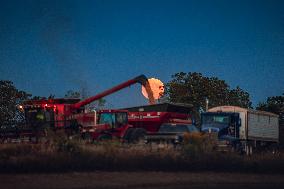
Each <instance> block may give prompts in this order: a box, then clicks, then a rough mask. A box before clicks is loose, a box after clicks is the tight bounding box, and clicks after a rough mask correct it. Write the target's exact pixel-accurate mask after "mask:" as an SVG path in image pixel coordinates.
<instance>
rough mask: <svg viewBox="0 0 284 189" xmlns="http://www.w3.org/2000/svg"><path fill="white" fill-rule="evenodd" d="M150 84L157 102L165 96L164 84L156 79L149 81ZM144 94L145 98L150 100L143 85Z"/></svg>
mask: <svg viewBox="0 0 284 189" xmlns="http://www.w3.org/2000/svg"><path fill="white" fill-rule="evenodd" d="M148 82H149V85H150V88H151V90H152V92H153V97H154V99H155V100H157V99H159V98H161V96H163V94H164V84H163V83H162V82H161V81H160V80H159V79H155V78H151V79H148ZM142 94H143V96H144V97H145V98H149V97H148V93H147V91H146V89H145V87H144V86H143V85H142Z"/></svg>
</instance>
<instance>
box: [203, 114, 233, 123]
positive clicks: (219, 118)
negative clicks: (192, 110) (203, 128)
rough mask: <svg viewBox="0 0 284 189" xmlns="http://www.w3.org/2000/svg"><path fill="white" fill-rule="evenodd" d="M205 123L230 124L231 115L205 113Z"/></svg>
mask: <svg viewBox="0 0 284 189" xmlns="http://www.w3.org/2000/svg"><path fill="white" fill-rule="evenodd" d="M203 123H204V124H212V123H217V124H218V123H219V124H228V123H230V117H229V116H228V115H204V117H203Z"/></svg>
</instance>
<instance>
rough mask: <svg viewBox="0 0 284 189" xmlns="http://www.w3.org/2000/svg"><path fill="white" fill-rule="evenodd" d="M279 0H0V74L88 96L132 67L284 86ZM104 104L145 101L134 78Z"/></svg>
mask: <svg viewBox="0 0 284 189" xmlns="http://www.w3.org/2000/svg"><path fill="white" fill-rule="evenodd" d="M282 2H284V1H227V0H224V1H220V0H217V1H202V0H201V1H181V0H180V1H174V0H172V1H167V0H161V1H158V0H154V1H150V0H149V1H148V0H145V1H135V0H129V1H126V0H113V1H108V0H101V1H86V0H78V1H71V0H65V1H63V0H57V1H52V0H46V1H45V0H33V1H31V0H19V1H15V0H6V1H5V0H4V1H3V0H1V1H0V64H1V67H0V79H2V80H3V79H4V80H12V81H13V82H14V83H15V85H16V87H17V88H19V89H22V90H25V91H28V92H30V93H32V94H33V95H39V96H48V95H49V94H55V95H56V97H62V96H63V95H64V94H65V92H66V91H67V90H68V89H74V90H80V88H82V87H85V88H87V91H88V93H89V95H93V94H96V93H98V92H101V91H102V90H104V89H107V88H109V87H111V86H113V85H115V84H118V83H120V82H122V81H125V80H128V79H130V78H132V77H135V76H137V75H140V74H145V75H146V76H148V77H156V78H159V79H161V80H162V81H163V82H168V81H169V80H170V79H171V75H172V74H174V73H176V72H180V71H183V72H201V73H202V74H204V75H205V76H216V77H219V78H220V79H224V80H226V81H227V83H228V84H229V85H230V86H231V87H236V86H237V85H239V86H240V87H241V88H243V89H245V90H246V91H248V92H249V93H250V95H251V98H252V101H253V103H254V104H257V103H258V102H259V101H264V100H265V99H266V97H268V96H274V95H281V94H282V93H283V92H284V77H283V75H284V11H283V10H284V3H282ZM107 101H108V107H112V108H115V107H121V106H133V105H140V104H145V103H146V101H145V100H144V98H143V97H142V95H141V92H140V86H138V85H137V86H134V87H131V88H127V89H125V90H123V91H121V92H119V93H117V94H113V95H112V96H110V97H108V98H107Z"/></svg>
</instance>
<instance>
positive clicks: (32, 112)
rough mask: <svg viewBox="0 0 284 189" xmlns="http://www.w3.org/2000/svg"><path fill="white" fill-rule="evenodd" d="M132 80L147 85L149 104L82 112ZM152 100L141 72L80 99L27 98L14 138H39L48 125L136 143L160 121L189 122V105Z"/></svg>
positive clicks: (96, 137) (86, 136)
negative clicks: (22, 122)
mask: <svg viewBox="0 0 284 189" xmlns="http://www.w3.org/2000/svg"><path fill="white" fill-rule="evenodd" d="M135 83H140V84H141V85H143V86H144V87H145V88H146V90H147V93H148V96H149V103H150V104H151V105H148V106H140V107H133V108H126V109H121V110H101V111H97V112H96V111H94V112H85V109H84V106H85V105H87V104H90V103H91V102H93V101H95V100H98V99H100V98H103V97H105V96H107V95H110V94H112V93H115V92H117V91H119V90H121V89H123V88H126V87H128V86H131V85H133V84H135ZM154 102H155V100H154V98H153V93H152V91H151V88H150V87H149V83H148V80H147V78H146V77H145V76H144V75H140V76H138V77H136V78H134V79H131V80H128V81H126V82H124V83H122V84H119V85H117V86H115V87H113V88H111V89H109V90H106V91H104V92H102V93H99V94H98V95H95V96H93V97H90V98H87V99H85V100H82V101H80V99H48V100H30V101H27V102H25V103H24V104H23V106H22V108H23V109H24V112H25V118H26V123H25V125H26V127H27V128H29V129H27V130H26V131H25V132H21V130H20V129H17V130H18V131H19V132H17V134H15V136H14V137H18V138H23V137H32V136H33V137H36V138H37V139H38V138H39V137H40V136H42V135H44V132H43V131H44V129H45V128H47V127H51V128H54V129H55V130H57V129H64V130H65V131H66V133H67V134H72V133H73V132H74V131H75V132H77V133H78V132H80V134H81V136H82V137H83V138H84V139H88V140H104V139H113V138H118V139H120V140H122V141H127V142H135V141H138V140H139V139H140V138H142V137H143V136H144V135H145V134H146V133H147V132H150V133H151V132H157V131H158V129H159V127H160V126H161V125H162V124H163V123H167V122H168V123H169V122H171V123H179V122H188V123H191V117H190V112H191V107H190V106H184V105H177V104H156V105H155V104H154ZM12 133H13V132H12ZM12 135H13V134H12ZM7 136H8V135H5V134H4V135H3V134H2V136H1V137H2V139H3V137H7ZM9 136H11V134H9ZM37 139H36V140H37Z"/></svg>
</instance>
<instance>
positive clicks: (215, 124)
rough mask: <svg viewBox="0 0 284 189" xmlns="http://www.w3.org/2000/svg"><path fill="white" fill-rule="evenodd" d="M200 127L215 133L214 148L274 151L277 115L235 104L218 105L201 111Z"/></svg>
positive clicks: (276, 136) (242, 150)
mask: <svg viewBox="0 0 284 189" xmlns="http://www.w3.org/2000/svg"><path fill="white" fill-rule="evenodd" d="M201 131H202V132H205V133H209V134H210V133H212V134H216V136H217V149H218V150H222V151H228V150H235V151H239V152H245V153H247V154H252V152H253V151H255V150H257V151H258V150H264V149H268V150H270V149H272V150H273V151H274V150H276V148H277V146H278V143H279V122H278V115H276V114H273V113H270V112H264V111H256V110H252V109H245V108H241V107H237V106H218V107H214V108H211V109H209V110H208V111H207V112H205V113H202V114H201Z"/></svg>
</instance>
